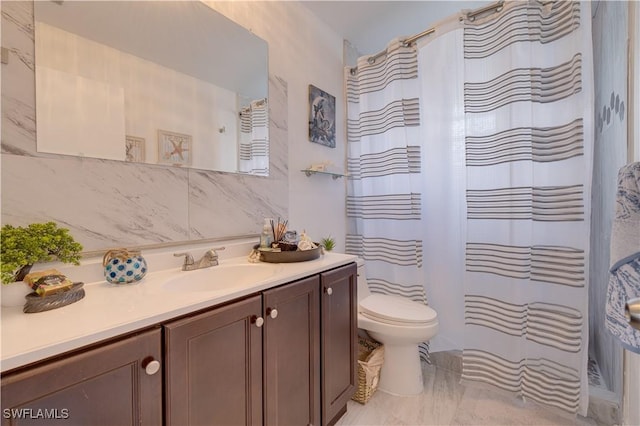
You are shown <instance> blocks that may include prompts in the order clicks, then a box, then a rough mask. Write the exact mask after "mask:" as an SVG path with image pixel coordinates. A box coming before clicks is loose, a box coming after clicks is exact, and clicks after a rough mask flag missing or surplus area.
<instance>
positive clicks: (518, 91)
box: [436, 1, 593, 415]
mask: <svg viewBox="0 0 640 426" xmlns="http://www.w3.org/2000/svg"><path fill="white" fill-rule="evenodd" d="M590 20H591V14H590V10H589V5H588V4H587V3H579V2H565V1H562V2H538V1H529V2H508V3H506V4H505V6H504V10H502V11H501V12H500V13H495V14H492V15H490V16H487V17H486V18H483V19H478V20H476V21H473V22H472V21H469V20H466V21H465V23H464V40H463V45H464V47H463V49H464V110H465V150H466V153H465V154H466V155H465V158H466V174H467V186H466V207H467V208H466V210H467V213H466V215H467V239H466V247H465V264H466V275H465V285H464V304H465V314H464V320H465V334H464V351H463V380H469V381H476V382H485V383H488V384H491V385H494V386H497V387H498V388H501V389H504V390H507V391H511V392H514V393H516V394H518V395H521V396H522V397H523V398H525V399H531V400H534V401H537V402H540V403H543V404H546V405H549V406H553V407H557V408H560V409H562V410H564V411H568V412H571V413H579V414H582V415H586V408H587V403H588V400H587V399H588V395H587V387H586V386H587V380H586V365H587V351H588V309H587V307H588V291H587V287H586V285H587V282H588V277H587V274H588V271H589V268H588V264H587V262H588V258H589V232H590V224H589V218H590V204H591V203H590V199H591V194H590V189H591V170H592V149H593V145H592V144H593V137H592V127H593V125H592V121H591V120H592V116H593V111H592V105H593V87H592V85H593V77H592V64H591V28H590V25H591V22H590ZM436 309H437V308H436Z"/></svg>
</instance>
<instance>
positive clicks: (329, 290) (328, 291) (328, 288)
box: [324, 287, 333, 296]
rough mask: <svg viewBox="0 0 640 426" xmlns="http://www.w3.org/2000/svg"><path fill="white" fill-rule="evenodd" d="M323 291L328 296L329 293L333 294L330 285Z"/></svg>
mask: <svg viewBox="0 0 640 426" xmlns="http://www.w3.org/2000/svg"><path fill="white" fill-rule="evenodd" d="M324 291H325V292H326V293H327V294H328V295H329V296H331V295H332V294H333V289H332V288H331V287H327V288H326V289H325V290H324Z"/></svg>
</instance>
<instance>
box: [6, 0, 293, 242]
mask: <svg viewBox="0 0 640 426" xmlns="http://www.w3.org/2000/svg"><path fill="white" fill-rule="evenodd" d="M0 7H1V11H2V27H1V28H2V45H3V47H6V48H8V49H9V63H8V64H5V65H2V224H7V223H9V224H12V225H26V224H29V223H32V222H42V221H48V220H53V221H55V222H58V223H59V224H61V225H63V226H65V227H68V228H69V229H70V230H71V233H72V235H73V236H74V237H75V238H76V239H77V240H78V241H79V242H80V243H82V244H83V246H84V249H85V250H87V251H89V250H101V249H105V248H109V247H113V246H133V245H146V244H154V243H165V242H171V241H185V240H198V239H203V238H225V237H232V236H235V235H246V234H252V233H259V232H260V229H261V224H262V218H263V217H278V216H281V217H287V214H288V204H289V203H288V196H289V195H288V193H289V189H288V169H287V163H288V161H287V153H288V148H287V133H288V131H287V116H288V109H287V84H286V82H285V81H284V80H282V79H280V78H278V77H275V76H270V78H269V100H270V105H269V119H270V121H269V126H270V175H269V177H268V178H264V177H255V176H243V175H235V174H228V173H221V172H211V171H202V170H192V169H180V168H172V167H164V166H155V165H146V164H132V163H124V162H117V161H110V160H96V159H91V158H79V157H70V156H62V155H51V154H40V153H38V152H37V151H36V130H35V129H36V121H35V120H36V117H35V71H34V32H33V28H34V23H33V2H32V1H19V2H2V3H1V4H0Z"/></svg>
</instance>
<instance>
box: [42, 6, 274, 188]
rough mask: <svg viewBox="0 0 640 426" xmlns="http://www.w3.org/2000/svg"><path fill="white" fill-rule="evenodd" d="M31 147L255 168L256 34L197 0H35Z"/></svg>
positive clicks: (258, 168) (263, 135) (263, 143)
mask: <svg viewBox="0 0 640 426" xmlns="http://www.w3.org/2000/svg"><path fill="white" fill-rule="evenodd" d="M34 4H35V11H34V12H35V21H36V22H35V34H36V123H37V124H36V125H37V149H38V151H39V152H48V153H56V154H66V155H77V156H84V157H94V158H102V159H111V160H122V161H130V162H142V163H149V164H164V165H169V166H174V167H193V168H198V169H206V170H218V171H225V172H237V173H250V174H257V175H267V174H268V167H269V140H268V122H269V120H268V100H267V87H268V58H267V52H268V49H267V43H266V42H265V41H264V40H262V39H260V38H259V37H257V36H255V35H254V34H252V33H251V32H249V31H247V30H246V29H244V28H243V27H241V26H239V25H237V24H235V23H234V22H232V21H230V20H229V19H227V18H226V17H224V16H222V15H221V14H219V13H218V12H216V11H214V10H213V9H211V8H210V7H209V6H207V5H206V4H204V3H202V2H200V1H100V2H96V1H41V2H35V3H34Z"/></svg>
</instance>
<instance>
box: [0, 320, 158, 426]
mask: <svg viewBox="0 0 640 426" xmlns="http://www.w3.org/2000/svg"><path fill="white" fill-rule="evenodd" d="M25 338H28V337H27V336H25ZM161 363H162V339H161V330H160V328H155V329H152V330H148V331H144V332H141V333H139V334H136V335H133V336H130V337H127V338H124V339H121V340H117V341H114V342H111V343H109V344H106V345H103V346H99V347H96V348H92V349H87V350H85V351H83V352H81V353H78V354H74V355H70V356H67V357H65V358H63V359H59V360H54V361H51V362H47V363H46V364H43V365H40V366H36V367H32V368H28V369H24V370H20V371H17V372H15V373H12V374H9V375H6V376H3V377H2V424H3V425H30V424H34V425H45V424H46V425H57V424H59V425H96V426H99V425H104V426H113V425H149V426H157V425H161V424H162V372H161V371H159V370H160V365H161ZM145 367H146V368H145Z"/></svg>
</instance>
